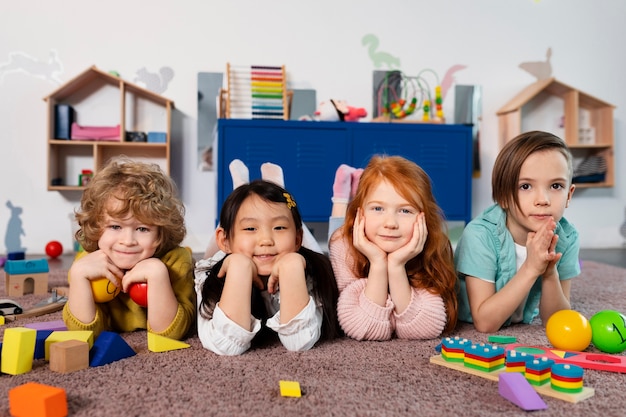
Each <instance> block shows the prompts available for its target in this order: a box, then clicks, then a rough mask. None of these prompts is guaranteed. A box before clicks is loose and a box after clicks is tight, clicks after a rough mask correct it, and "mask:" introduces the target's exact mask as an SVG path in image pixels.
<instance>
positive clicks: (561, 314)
mask: <svg viewBox="0 0 626 417" xmlns="http://www.w3.org/2000/svg"><path fill="white" fill-rule="evenodd" d="M546 336H548V341H549V342H550V343H551V344H552V346H554V347H555V348H557V349H561V350H573V351H576V352H581V351H583V350H585V349H587V347H588V346H589V344H590V343H591V325H589V321H588V320H587V318H586V317H585V316H583V315H582V314H580V313H579V312H578V311H574V310H559V311H557V312H556V313H554V314H552V315H551V316H550V318H549V319H548V321H547V323H546Z"/></svg>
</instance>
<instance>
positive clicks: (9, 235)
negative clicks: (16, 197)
mask: <svg viewBox="0 0 626 417" xmlns="http://www.w3.org/2000/svg"><path fill="white" fill-rule="evenodd" d="M6 206H7V207H8V208H9V210H11V216H10V217H9V223H8V224H7V230H6V234H5V235H4V244H5V246H6V251H7V253H12V252H26V248H23V247H22V236H26V233H24V228H23V227H22V219H21V218H20V215H21V214H22V208H21V207H16V206H14V205H13V203H11V200H8V201H7V203H6Z"/></svg>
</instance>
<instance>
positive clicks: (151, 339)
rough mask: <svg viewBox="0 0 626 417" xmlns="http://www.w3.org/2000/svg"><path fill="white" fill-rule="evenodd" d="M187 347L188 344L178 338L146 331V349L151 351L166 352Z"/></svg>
mask: <svg viewBox="0 0 626 417" xmlns="http://www.w3.org/2000/svg"><path fill="white" fill-rule="evenodd" d="M188 347H190V345H188V344H187V343H185V342H181V341H180V340H174V339H170V338H168V337H164V336H159V335H158V334H154V333H150V332H148V350H149V351H151V352H167V351H168V350H176V349H185V348H188Z"/></svg>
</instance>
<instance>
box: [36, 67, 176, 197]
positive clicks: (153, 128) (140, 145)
mask: <svg viewBox="0 0 626 417" xmlns="http://www.w3.org/2000/svg"><path fill="white" fill-rule="evenodd" d="M44 100H45V101H46V102H47V104H48V121H49V122H48V138H47V144H48V190H54V191H64V190H82V189H83V188H84V187H83V184H81V183H80V182H79V181H80V180H79V178H80V174H81V173H82V171H83V170H90V171H92V172H93V173H95V172H97V171H98V170H100V169H101V168H102V167H103V166H104V165H105V164H106V162H107V161H108V160H109V159H111V158H112V157H115V156H118V155H122V154H123V155H126V156H128V157H130V158H132V159H139V160H145V161H147V162H154V163H157V164H159V165H160V166H161V167H162V168H163V170H164V171H165V172H167V173H169V171H170V144H171V116H172V110H173V109H174V102H173V101H172V100H169V99H167V98H165V97H163V96H161V95H159V94H156V93H154V92H152V91H150V90H147V89H145V88H143V87H141V86H138V85H136V84H133V83H130V82H128V81H125V80H124V79H122V78H120V77H118V76H117V75H114V74H111V73H108V72H105V71H102V70H100V69H98V68H96V67H95V66H92V67H90V68H88V69H87V70H85V71H83V72H82V73H81V74H79V75H77V76H76V77H74V78H72V79H71V80H70V81H68V82H67V83H65V84H64V85H62V86H61V87H59V88H58V89H56V90H55V91H54V92H52V93H51V94H49V95H48V96H46V97H44ZM85 103H87V104H85ZM58 104H59V105H60V104H64V105H69V106H71V107H72V108H76V113H77V122H78V123H79V124H81V125H83V124H86V125H90V126H111V127H115V126H117V125H119V127H120V129H119V131H120V137H119V138H116V139H115V140H110V139H109V140H106V141H104V140H98V139H97V138H93V139H81V140H75V139H69V138H63V139H61V138H57V137H55V136H56V135H55V133H56V132H55V123H57V120H56V111H55V107H56V105H58ZM81 106H82V107H81ZM127 132H143V133H146V134H147V135H148V136H149V138H152V137H155V138H159V140H157V141H151V140H148V141H146V142H128V141H126V140H125V139H126V133H127ZM150 133H154V134H153V135H149V134H150Z"/></svg>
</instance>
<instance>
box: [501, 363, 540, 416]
mask: <svg viewBox="0 0 626 417" xmlns="http://www.w3.org/2000/svg"><path fill="white" fill-rule="evenodd" d="M498 392H499V393H500V395H502V396H503V397H504V398H506V399H507V400H509V401H511V402H512V403H513V404H515V405H517V406H518V407H520V408H522V409H524V410H526V411H533V410H545V409H546V408H548V405H547V404H546V403H545V402H544V401H543V400H542V399H541V397H540V396H539V394H537V391H535V389H534V388H533V387H532V385H530V383H529V382H528V381H527V380H526V378H524V375H522V374H521V373H519V372H504V373H501V374H500V377H499V378H498Z"/></svg>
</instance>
